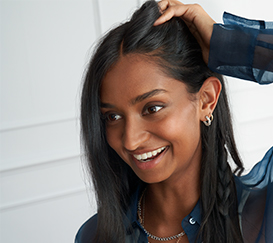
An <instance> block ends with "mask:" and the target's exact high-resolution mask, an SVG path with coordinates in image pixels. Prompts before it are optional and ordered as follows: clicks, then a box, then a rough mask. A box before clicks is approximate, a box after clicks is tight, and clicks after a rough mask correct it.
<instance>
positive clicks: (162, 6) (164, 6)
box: [158, 0, 169, 11]
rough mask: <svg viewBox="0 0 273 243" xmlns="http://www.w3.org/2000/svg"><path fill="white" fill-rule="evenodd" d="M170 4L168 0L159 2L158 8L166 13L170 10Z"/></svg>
mask: <svg viewBox="0 0 273 243" xmlns="http://www.w3.org/2000/svg"><path fill="white" fill-rule="evenodd" d="M168 5H169V2H168V1H166V0H163V1H160V2H158V7H159V8H160V10H161V11H164V10H166V9H167V8H168Z"/></svg>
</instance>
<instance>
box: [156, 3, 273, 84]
mask: <svg viewBox="0 0 273 243" xmlns="http://www.w3.org/2000/svg"><path fill="white" fill-rule="evenodd" d="M158 5H159V7H160V9H161V11H162V12H163V14H162V16H161V17H160V18H159V19H158V20H157V21H156V22H155V25H159V24H162V23H164V22H166V21H168V20H169V19H171V18H172V17H181V18H182V19H183V20H184V21H185V23H186V24H187V25H188V27H189V29H190V31H191V32H192V34H193V35H194V36H195V38H196V39H197V41H198V43H199V45H200V46H201V48H202V53H203V58H204V61H205V62H206V63H207V64H208V66H209V68H210V69H211V70H213V71H214V72H218V73H221V74H224V75H228V76H233V77H237V78H241V79H245V80H251V81H255V82H257V83H259V84H268V83H272V82H273V22H264V21H260V20H249V19H245V18H241V17H238V16H235V15H232V14H229V13H224V16H223V20H224V24H216V23H215V22H214V20H213V19H212V18H211V17H210V16H209V15H208V14H207V13H206V12H205V11H204V9H203V8H202V7H201V6H199V5H197V4H183V3H181V2H179V1H174V0H163V1H161V2H159V3H158Z"/></svg>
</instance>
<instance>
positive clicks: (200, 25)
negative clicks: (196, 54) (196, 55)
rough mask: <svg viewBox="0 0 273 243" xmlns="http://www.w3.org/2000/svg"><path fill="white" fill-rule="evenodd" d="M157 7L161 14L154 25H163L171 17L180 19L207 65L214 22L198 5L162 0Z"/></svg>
mask: <svg viewBox="0 0 273 243" xmlns="http://www.w3.org/2000/svg"><path fill="white" fill-rule="evenodd" d="M158 6H159V8H160V9H161V11H162V13H163V14H162V15H161V16H160V17H159V18H158V19H157V20H156V21H155V23H154V25H155V26H156V25H160V24H163V23H164V22H166V21H168V20H170V19H171V18H172V17H180V18H182V19H183V20H184V22H185V23H186V24H187V26H188V27H189V29H190V31H191V32H192V34H193V35H194V37H195V38H196V39H197V41H198V43H199V45H200V46H201V48H202V54H203V59H204V61H205V63H206V64H208V60H209V48H210V39H211V35H212V31H213V24H214V23H215V21H214V20H213V19H212V18H211V17H210V16H209V15H208V14H207V13H206V12H205V10H204V9H203V8H202V7H201V6H200V5H198V4H183V3H181V2H179V1H175V0H163V1H160V2H159V3H158Z"/></svg>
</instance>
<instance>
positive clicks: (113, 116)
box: [104, 113, 122, 122]
mask: <svg viewBox="0 0 273 243" xmlns="http://www.w3.org/2000/svg"><path fill="white" fill-rule="evenodd" d="M104 118H105V119H106V121H108V122H114V121H117V120H120V119H121V118H122V117H121V116H120V115H118V114H115V113H108V114H107V113H106V114H104Z"/></svg>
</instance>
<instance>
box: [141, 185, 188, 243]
mask: <svg viewBox="0 0 273 243" xmlns="http://www.w3.org/2000/svg"><path fill="white" fill-rule="evenodd" d="M145 191H146V189H145V190H144V191H143V193H142V195H141V197H140V199H139V201H138V205H137V214H138V221H139V223H140V224H141V226H142V228H143V230H144V232H145V233H146V234H147V236H148V237H150V238H152V239H154V240H157V241H170V240H174V239H177V241H176V243H179V241H180V240H181V238H182V237H183V236H184V235H185V231H182V232H181V233H179V234H177V235H173V236H169V237H158V236H155V235H152V234H151V233H150V232H149V231H147V230H146V229H145V227H144V209H145V196H144V194H145ZM142 199H143V211H142V210H141V201H142ZM148 243H150V242H149V241H148Z"/></svg>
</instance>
